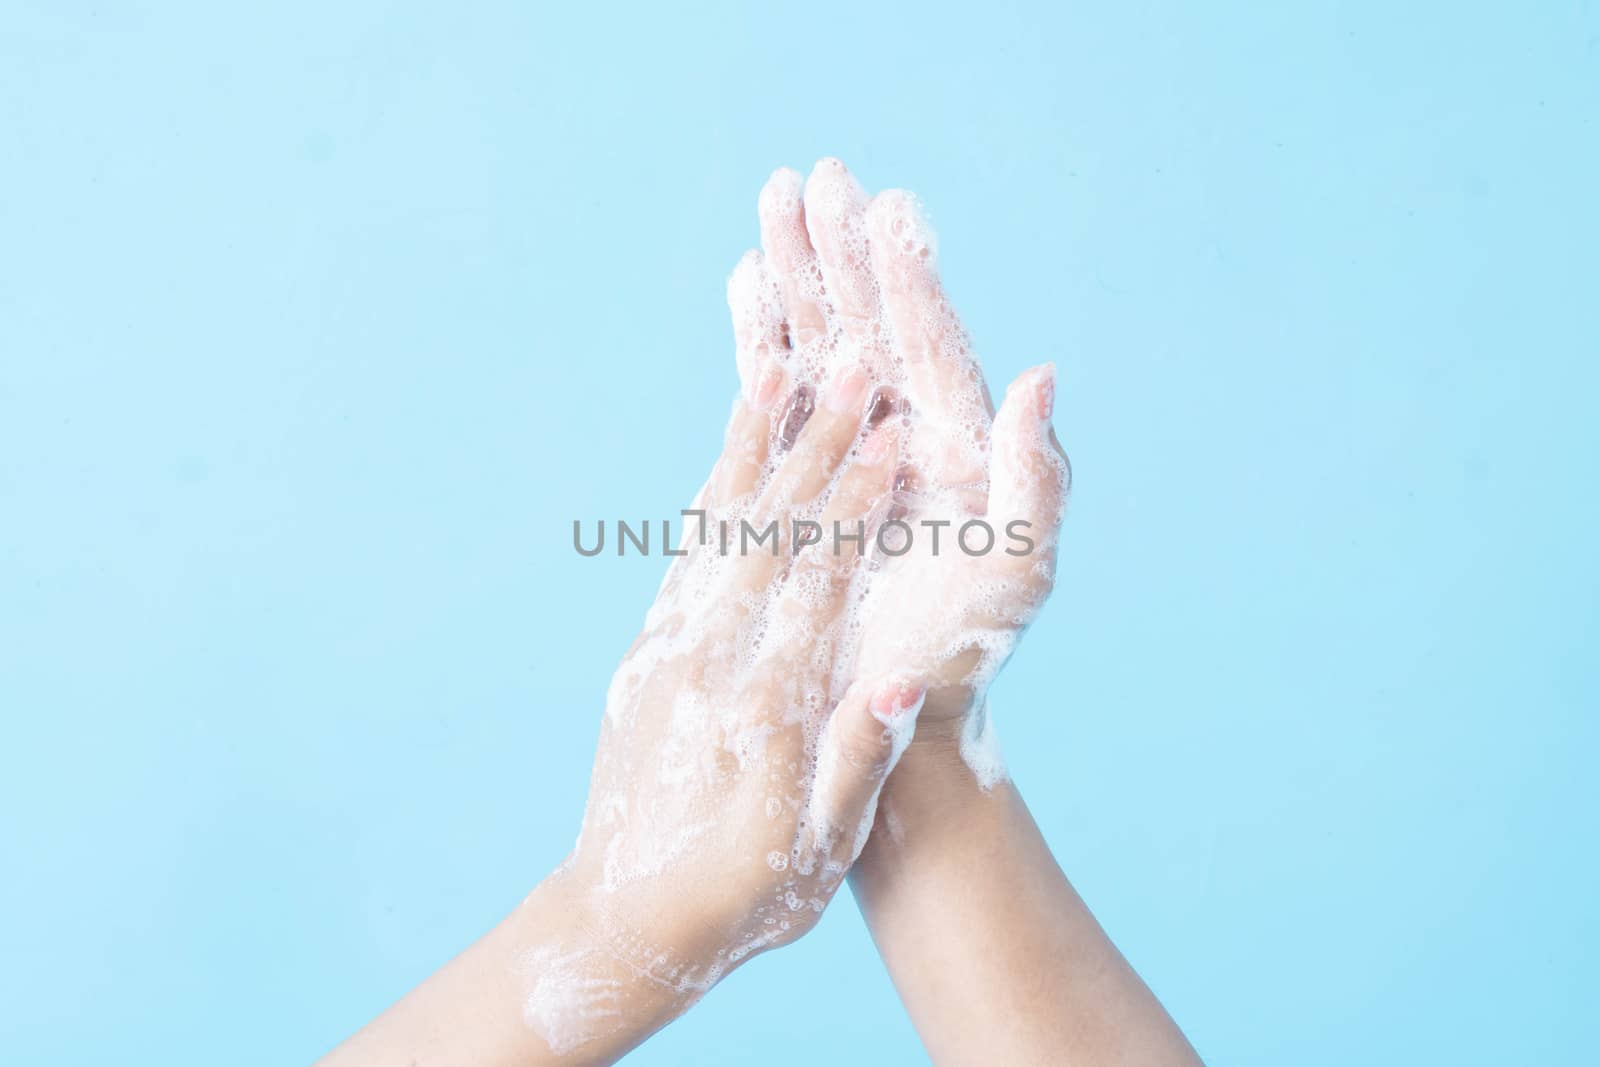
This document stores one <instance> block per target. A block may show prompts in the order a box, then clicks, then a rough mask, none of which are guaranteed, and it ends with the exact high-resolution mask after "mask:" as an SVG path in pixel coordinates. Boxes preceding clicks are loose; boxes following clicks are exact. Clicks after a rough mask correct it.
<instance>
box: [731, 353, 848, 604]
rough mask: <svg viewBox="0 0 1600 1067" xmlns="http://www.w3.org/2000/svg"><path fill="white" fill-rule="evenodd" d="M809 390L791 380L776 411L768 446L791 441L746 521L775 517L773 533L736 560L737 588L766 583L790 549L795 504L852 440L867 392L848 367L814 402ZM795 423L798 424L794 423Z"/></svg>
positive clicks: (818, 485)
mask: <svg viewBox="0 0 1600 1067" xmlns="http://www.w3.org/2000/svg"><path fill="white" fill-rule="evenodd" d="M815 395H816V394H815V391H814V390H813V389H812V388H811V387H810V386H808V385H806V384H804V383H802V384H801V385H799V386H797V387H796V388H795V391H794V394H793V395H792V397H791V398H790V401H789V404H788V408H787V411H786V413H785V414H784V415H782V416H780V417H779V420H778V427H777V431H776V432H775V433H774V434H773V446H772V447H774V448H777V449H780V450H781V449H784V448H786V447H788V446H790V445H791V444H792V446H793V447H788V454H787V455H786V456H785V457H784V458H783V460H782V461H781V464H780V465H779V467H778V469H777V470H776V471H775V472H774V473H773V475H772V481H771V482H770V483H769V484H768V485H767V488H766V489H765V490H764V491H763V492H762V494H761V499H760V500H758V501H757V502H756V503H755V505H754V506H753V507H752V508H751V509H750V519H751V522H752V523H754V524H764V523H772V522H775V523H776V524H777V526H776V534H775V537H774V539H773V540H771V541H770V542H765V543H766V544H768V545H770V548H769V549H765V550H763V549H760V548H758V549H757V550H756V551H754V552H753V553H751V554H750V555H749V556H748V558H746V559H745V560H743V561H742V563H741V565H740V568H739V582H738V590H739V591H740V592H743V593H746V594H752V593H756V592H758V591H759V590H761V589H764V588H766V586H767V584H768V583H769V582H771V580H772V578H773V576H774V575H775V574H777V573H778V571H779V570H781V569H782V567H783V565H784V563H785V561H786V558H787V556H788V554H789V553H790V551H791V546H792V541H791V536H792V534H793V532H794V531H793V526H792V521H793V519H794V518H795V516H794V512H795V510H796V509H797V508H801V507H803V506H805V505H806V504H809V503H811V502H812V501H813V500H815V499H816V497H817V496H818V495H819V494H820V493H821V492H822V490H823V489H825V488H826V487H827V485H828V483H829V482H830V481H832V480H833V475H834V472H835V471H836V470H838V468H839V464H840V463H841V462H842V461H843V460H844V456H845V453H846V452H847V451H849V448H850V444H851V442H853V441H854V440H855V437H856V432H857V430H858V429H859V428H860V425H861V418H862V414H863V411H862V409H863V408H864V406H865V400H866V395H867V376H866V373H865V372H863V371H861V370H859V369H854V370H850V371H847V372H845V373H843V374H841V375H839V376H838V378H837V379H836V380H835V381H834V383H833V385H832V386H831V387H830V388H829V389H828V390H827V391H826V392H825V393H824V394H823V395H822V398H821V399H822V403H821V404H820V405H818V404H816V403H815V400H814V399H813V398H814V397H815ZM797 423H798V424H799V426H800V429H799V430H795V429H794V427H795V425H796V424H797ZM763 529H765V528H764V527H763Z"/></svg>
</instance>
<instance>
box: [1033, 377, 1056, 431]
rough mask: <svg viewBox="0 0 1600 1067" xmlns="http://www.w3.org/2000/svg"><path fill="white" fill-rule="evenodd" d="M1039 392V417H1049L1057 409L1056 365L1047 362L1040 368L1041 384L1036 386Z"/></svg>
mask: <svg viewBox="0 0 1600 1067" xmlns="http://www.w3.org/2000/svg"><path fill="white" fill-rule="evenodd" d="M1036 388H1037V389H1038V394H1039V417H1040V418H1041V419H1048V418H1049V417H1050V414H1051V412H1053V411H1055V409H1056V365H1055V364H1054V363H1046V364H1045V365H1044V366H1043V367H1041V368H1040V374H1039V384H1038V386H1037V387H1036Z"/></svg>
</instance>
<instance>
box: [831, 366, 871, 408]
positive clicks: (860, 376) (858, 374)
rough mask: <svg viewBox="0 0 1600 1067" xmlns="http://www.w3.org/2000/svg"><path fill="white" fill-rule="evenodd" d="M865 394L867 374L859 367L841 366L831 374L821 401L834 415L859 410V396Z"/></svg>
mask: <svg viewBox="0 0 1600 1067" xmlns="http://www.w3.org/2000/svg"><path fill="white" fill-rule="evenodd" d="M866 395H867V374H866V372H865V371H863V370H862V369H861V368H860V367H841V368H839V373H838V374H836V375H834V376H833V384H832V385H831V386H829V387H828V395H827V396H826V397H824V398H823V402H824V403H826V404H827V405H828V410H829V411H831V412H833V413H834V414H835V415H843V414H846V413H847V412H852V411H860V410H861V398H862V397H864V396H866Z"/></svg>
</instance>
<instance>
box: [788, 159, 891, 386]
mask: <svg viewBox="0 0 1600 1067" xmlns="http://www.w3.org/2000/svg"><path fill="white" fill-rule="evenodd" d="M805 209H806V232H807V233H808V234H809V235H810V238H811V246H812V248H814V249H816V253H817V264H818V266H819V268H820V269H821V271H822V285H823V289H824V291H825V292H826V293H827V299H828V313H829V314H830V315H831V316H832V320H833V322H834V324H835V325H836V326H837V327H838V329H839V331H840V340H841V342H842V343H841V344H840V346H839V349H838V351H837V352H836V353H834V359H835V360H837V361H838V363H840V364H843V363H845V362H863V363H865V364H866V365H868V366H869V367H873V368H874V369H879V368H877V367H876V366H875V363H876V362H877V360H876V358H875V353H876V349H878V348H879V347H881V346H882V345H883V344H884V342H885V341H886V340H887V339H886V338H884V337H883V336H882V332H883V327H882V323H881V321H880V319H879V311H878V282H877V278H876V277H875V276H874V275H873V273H872V261H871V257H870V253H869V252H868V251H867V194H866V191H865V190H864V189H862V188H861V183H860V182H858V181H856V178H855V175H853V174H851V173H850V171H849V170H847V169H846V168H845V165H844V164H843V163H841V162H839V161H838V160H837V159H833V158H831V157H830V158H828V159H823V160H819V161H818V162H817V165H816V166H815V167H813V168H812V170H811V177H809V178H807V179H806V186H805ZM882 369H887V368H882Z"/></svg>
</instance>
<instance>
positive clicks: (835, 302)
mask: <svg viewBox="0 0 1600 1067" xmlns="http://www.w3.org/2000/svg"><path fill="white" fill-rule="evenodd" d="M759 212H760V218H761V234H762V245H763V248H764V254H763V253H755V252H752V253H749V254H748V255H746V256H745V258H744V259H743V260H742V261H741V262H740V264H739V266H738V268H736V270H735V271H734V274H733V277H732V278H731V279H730V282H729V287H728V301H729V305H730V308H731V309H732V312H733V319H734V333H735V338H736V341H737V348H738V353H739V367H740V372H741V376H742V377H743V379H744V381H745V383H746V388H747V391H748V390H749V389H750V388H751V387H752V385H753V383H756V382H758V381H760V376H761V374H762V373H764V369H765V368H767V367H770V366H771V365H772V364H773V362H777V363H778V364H779V365H781V366H784V367H787V368H789V369H790V371H791V372H792V373H798V374H800V375H802V376H803V377H806V378H808V379H810V380H826V377H827V376H828V375H830V374H837V373H840V368H851V367H864V368H866V369H867V371H868V373H869V374H870V375H871V377H872V379H873V380H874V381H875V382H878V383H882V385H881V387H882V388H885V389H886V390H892V391H893V394H892V395H896V396H898V397H899V403H900V406H901V410H902V412H903V418H904V421H905V424H906V430H905V438H904V441H903V445H902V467H901V470H900V471H899V473H898V477H897V483H896V484H897V490H898V491H897V493H896V498H895V501H894V506H895V509H894V516H893V517H894V519H895V520H898V521H899V522H903V523H905V527H903V528H900V527H896V528H894V529H886V530H885V540H886V541H891V540H893V538H892V537H891V536H890V535H899V536H900V543H899V544H898V545H886V546H885V547H886V548H887V549H888V551H889V552H893V551H895V550H896V549H897V548H902V547H903V548H905V549H906V550H905V553H904V555H899V556H892V555H889V554H888V552H880V553H879V554H878V555H877V557H876V558H875V559H874V560H873V565H872V567H871V568H870V569H869V571H868V572H867V575H866V580H865V581H863V582H862V583H861V585H860V588H859V590H858V595H859V597H860V609H859V633H860V642H859V647H858V648H857V649H855V650H854V658H853V659H852V660H851V661H850V663H851V666H850V669H851V670H853V671H855V672H858V673H860V674H862V675H864V676H871V675H875V674H878V673H881V672H883V671H887V670H891V669H893V670H901V671H905V672H906V673H908V674H911V675H914V676H916V677H918V678H920V679H923V680H924V681H925V682H926V683H927V684H928V685H929V686H930V691H929V694H928V698H927V706H926V708H925V709H924V711H923V713H922V715H921V718H920V726H919V728H918V734H917V737H918V740H919V741H922V740H930V739H931V740H934V741H943V742H952V743H953V742H956V741H958V740H959V741H960V742H961V743H962V745H961V747H962V752H963V754H964V755H965V756H966V757H967V760H968V762H969V764H972V765H973V769H974V771H975V772H976V773H978V775H979V779H980V781H984V782H986V783H989V782H992V781H993V780H994V778H995V777H996V776H997V775H998V774H999V773H1001V769H1000V766H999V762H998V761H999V755H998V751H997V750H996V749H995V748H994V746H993V744H992V740H993V738H992V733H991V732H990V730H989V728H988V721H987V716H986V713H985V707H984V704H983V697H984V693H985V691H986V690H987V687H988V685H989V683H990V681H992V679H993V678H994V675H995V673H996V672H997V671H998V670H999V668H1000V666H1001V665H1002V664H1003V663H1004V662H1005V659H1006V658H1007V656H1009V654H1010V652H1011V651H1012V649H1013V648H1014V647H1015V645H1016V641H1017V639H1018V637H1019V636H1020V635H1021V633H1022V631H1023V629H1024V628H1025V627H1026V626H1027V624H1028V623H1029V622H1030V621H1032V619H1033V617H1034V616H1035V615H1036V614H1037V613H1038V610H1039V608H1040V607H1041V606H1042V604H1043V603H1044V600H1045V598H1046V597H1047V596H1048V595H1049V593H1050V591H1051V588H1052V586H1053V584H1054V577H1055V558H1056V543H1057V539H1058V531H1059V528H1060V524H1061V516H1062V510H1063V507H1064V505H1065V501H1066V495H1067V491H1068V489H1069V487H1070V483H1071V469H1070V467H1069V466H1068V464H1067V460H1066V455H1065V453H1064V452H1062V450H1061V447H1060V444H1059V443H1058V442H1057V441H1056V438H1055V434H1054V431H1053V430H1052V429H1051V425H1050V416H1051V412H1052V408H1053V406H1054V399H1055V375H1054V368H1053V367H1051V366H1048V365H1047V366H1044V367H1036V368H1034V369H1032V370H1030V371H1027V372H1025V373H1024V374H1023V375H1021V376H1020V377H1019V378H1018V379H1017V380H1016V381H1015V382H1013V383H1012V386H1011V388H1010V389H1009V390H1008V391H1007V394H1006V398H1005V402H1004V403H1003V404H1002V406H1001V409H1000V413H999V415H998V416H994V415H993V408H992V406H991V404H990V402H989V394H988V389H987V387H986V386H985V384H984V380H983V374H982V371H981V370H980V368H979V367H978V364H977V362H976V361H975V360H974V358H973V357H972V354H971V349H970V346H969V344H968V340H967V334H966V331H965V330H964V329H963V328H962V326H961V322H960V320H959V318H958V317H957V316H956V314H955V312H954V311H953V310H952V309H951V307H950V304H949V302H948V300H947V299H946V298H945V295H944V292H943V289H942V288H941V286H940V284H939V278H938V273H937V267H936V262H935V255H934V242H933V236H932V233H931V231H930V230H929V228H928V226H927V224H926V222H925V220H924V219H923V217H922V213H921V211H920V209H919V208H918V205H917V202H916V199H915V198H914V197H913V196H911V194H909V193H906V192H902V191H899V190H890V191H888V192H884V193H880V194H879V195H878V196H876V197H874V198H872V199H871V200H870V201H869V200H868V198H867V196H866V194H865V193H864V192H863V191H862V189H861V187H860V185H859V184H858V183H857V182H856V180H855V178H854V177H853V176H852V175H851V174H850V172H849V171H848V170H846V169H845V167H844V165H843V164H842V163H840V162H839V161H838V160H835V159H824V160H822V161H821V162H819V163H818V164H817V165H816V167H815V169H813V171H812V173H811V177H810V178H809V179H808V180H807V181H806V183H805V185H804V192H803V193H802V186H801V181H800V177H799V175H798V174H796V173H794V172H793V171H788V170H780V171H778V172H777V173H775V174H774V175H773V176H772V178H771V179H770V180H769V181H768V183H767V186H766V188H765V189H764V190H763V191H762V194H761V197H760V201H759ZM975 520H976V521H975ZM968 524H971V525H970V526H969V525H968ZM907 531H909V534H910V536H909V537H907V536H906V532H907Z"/></svg>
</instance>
